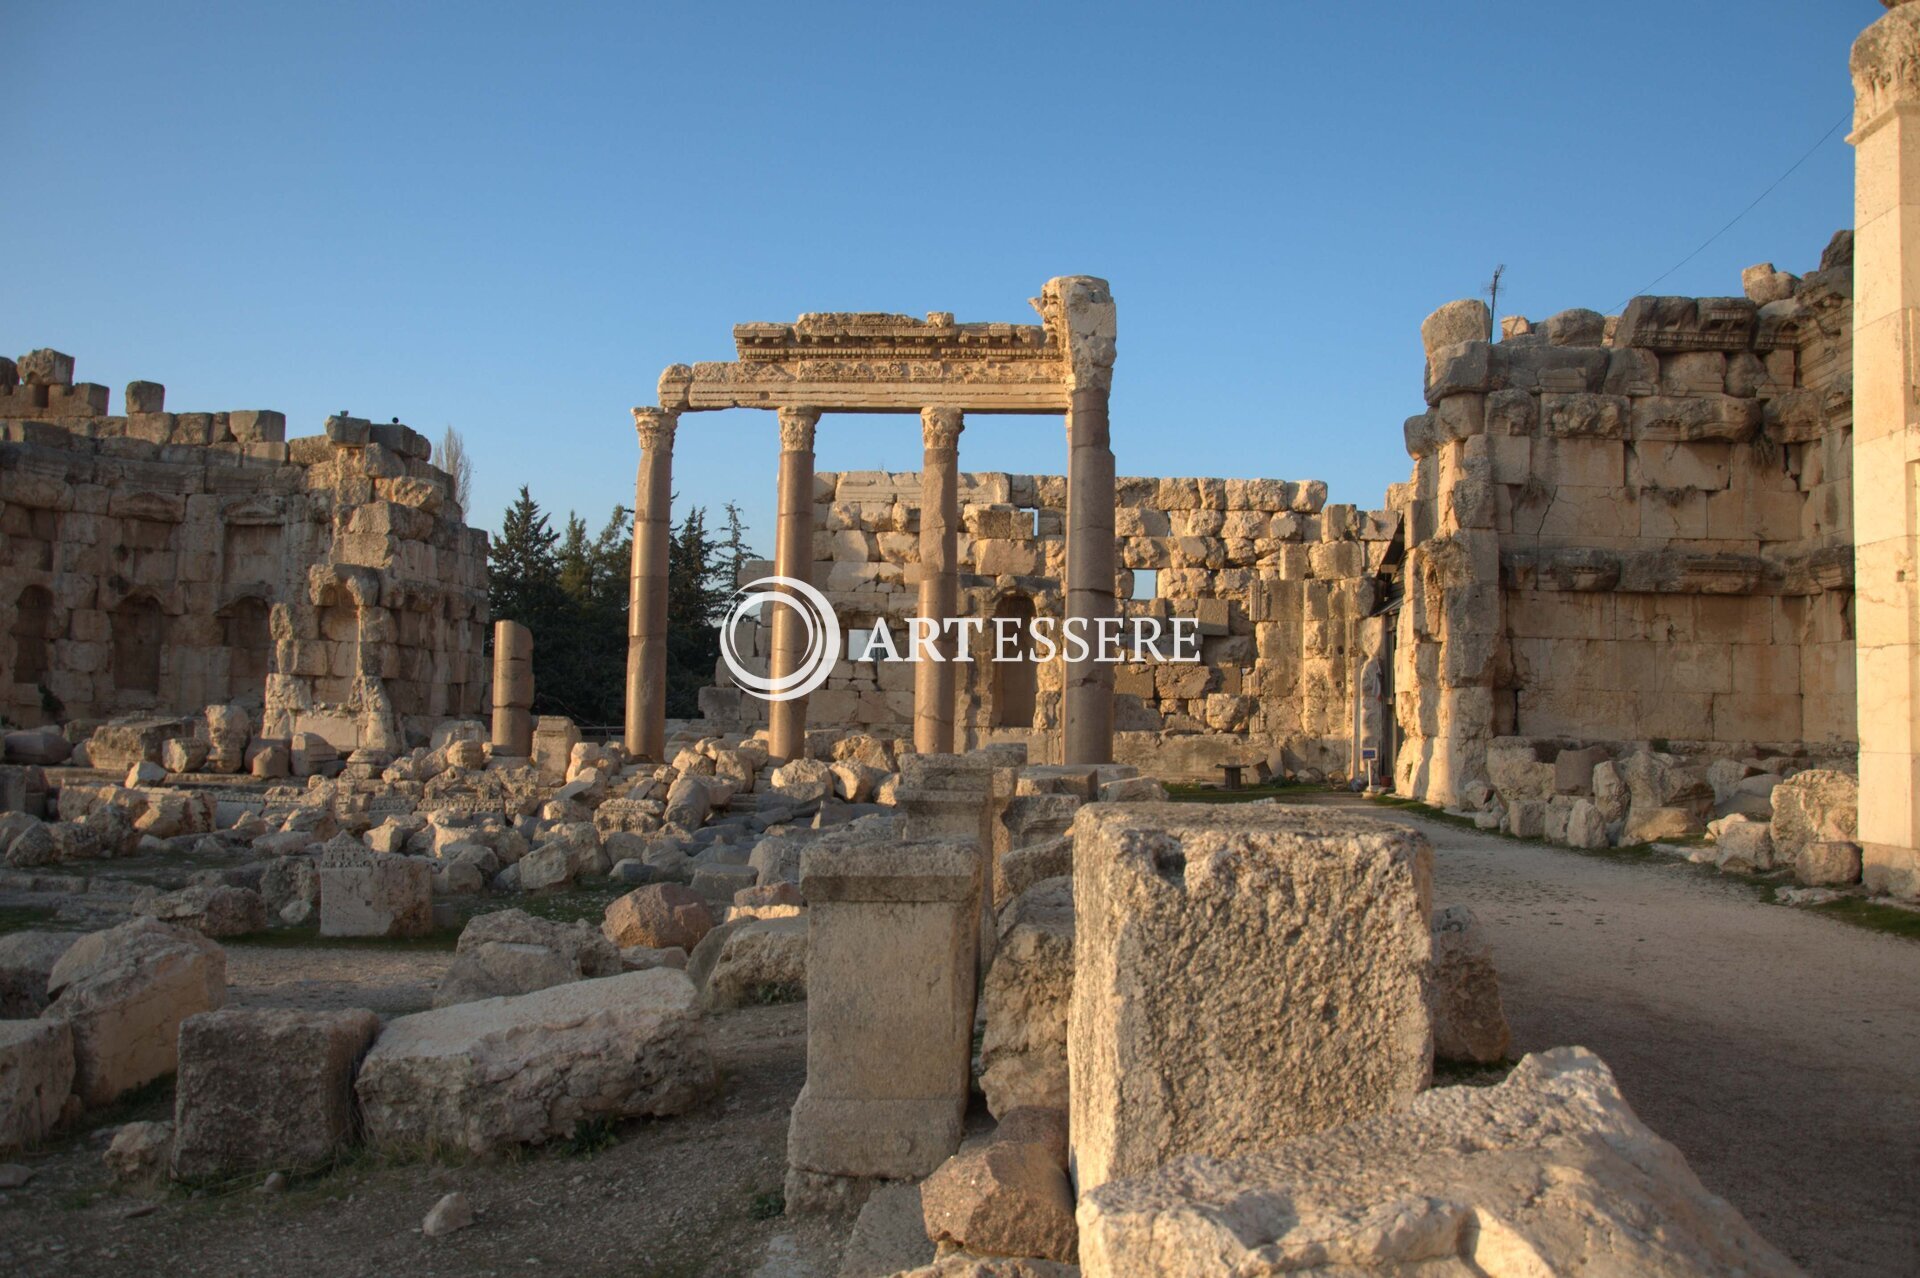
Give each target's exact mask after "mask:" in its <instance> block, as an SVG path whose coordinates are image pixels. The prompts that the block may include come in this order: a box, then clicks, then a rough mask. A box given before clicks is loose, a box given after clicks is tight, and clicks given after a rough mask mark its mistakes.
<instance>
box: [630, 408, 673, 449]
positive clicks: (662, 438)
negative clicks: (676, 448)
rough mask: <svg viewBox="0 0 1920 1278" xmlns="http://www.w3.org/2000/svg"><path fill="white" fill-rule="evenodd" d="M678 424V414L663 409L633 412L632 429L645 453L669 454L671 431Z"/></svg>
mask: <svg viewBox="0 0 1920 1278" xmlns="http://www.w3.org/2000/svg"><path fill="white" fill-rule="evenodd" d="M679 424H680V414H678V413H676V412H672V411H670V410H668V409H665V408H636V409H634V410H633V429H634V431H635V432H636V433H638V434H639V436H640V447H641V448H642V449H644V450H645V451H647V452H653V451H655V450H658V451H661V452H667V453H671V452H672V451H673V431H674V428H675V427H676V426H678V425H679Z"/></svg>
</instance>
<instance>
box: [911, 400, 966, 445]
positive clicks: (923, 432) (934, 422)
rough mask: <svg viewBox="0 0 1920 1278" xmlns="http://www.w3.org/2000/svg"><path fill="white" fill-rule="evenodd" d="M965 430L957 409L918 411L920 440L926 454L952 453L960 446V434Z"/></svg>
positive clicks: (925, 409) (924, 409) (926, 409)
mask: <svg viewBox="0 0 1920 1278" xmlns="http://www.w3.org/2000/svg"><path fill="white" fill-rule="evenodd" d="M965 429H966V424H965V423H964V422H963V421H962V420H961V413H960V410H959V409H957V408H923V409H921V410H920V440H921V443H922V444H924V445H925V447H926V449H927V451H928V452H936V451H938V452H948V453H950V452H952V451H953V450H954V449H956V448H958V447H959V446H960V432H961V431H963V430H965Z"/></svg>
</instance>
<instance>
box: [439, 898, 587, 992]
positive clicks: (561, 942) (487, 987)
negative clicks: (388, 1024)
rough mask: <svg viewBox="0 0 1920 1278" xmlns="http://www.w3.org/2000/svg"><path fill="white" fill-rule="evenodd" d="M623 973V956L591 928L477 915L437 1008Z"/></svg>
mask: <svg viewBox="0 0 1920 1278" xmlns="http://www.w3.org/2000/svg"><path fill="white" fill-rule="evenodd" d="M621 970H622V968H621V963H620V954H619V951H618V950H616V949H615V948H614V946H613V943H612V942H611V941H609V940H608V939H607V938H606V937H604V936H602V935H601V934H600V932H599V930H598V929H596V928H594V927H593V926H592V925H591V924H588V923H584V922H577V921H576V922H572V923H558V922H553V921H551V920H548V919H542V918H538V917H535V916H534V915H531V914H528V913H527V912H526V911H524V910H496V911H493V912H490V913H487V914H481V915H477V916H476V917H475V918H474V919H473V920H472V921H471V922H469V923H468V924H467V926H466V927H465V928H464V929H463V930H462V931H461V933H460V940H459V942H458V943H457V944H456V946H455V947H454V959H453V965H452V966H451V967H449V968H448V969H447V974H446V975H445V976H444V977H442V978H441V980H440V984H439V986H438V988H436V989H435V991H434V995H433V1005H434V1006H435V1007H450V1006H452V1005H453V1004H455V1003H467V1002H472V1001H474V1000H475V999H482V998H498V997H501V996H503V995H513V994H531V993H533V992H534V991H535V990H542V989H546V988H548V987H549V986H553V985H561V984H565V983H566V982H568V981H580V980H588V979H591V978H594V977H599V976H614V975H617V974H618V973H619V972H620V971H621Z"/></svg>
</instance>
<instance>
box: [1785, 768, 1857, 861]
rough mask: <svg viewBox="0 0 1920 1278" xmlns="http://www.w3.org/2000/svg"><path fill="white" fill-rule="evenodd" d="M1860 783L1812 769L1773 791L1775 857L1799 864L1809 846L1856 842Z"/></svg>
mask: <svg viewBox="0 0 1920 1278" xmlns="http://www.w3.org/2000/svg"><path fill="white" fill-rule="evenodd" d="M1859 805H1860V783H1859V781H1857V780H1856V779H1855V778H1853V777H1851V776H1849V775H1847V774H1846V773H1844V772H1834V771H1830V770H1828V769H1823V768H1814V769H1810V770H1808V771H1806V772H1798V773H1795V774H1794V775H1793V776H1791V777H1788V778H1787V779H1786V780H1785V781H1782V782H1781V783H1780V784H1779V785H1777V786H1775V787H1774V788H1773V821H1772V833H1773V847H1774V855H1775V856H1776V857H1777V858H1778V859H1779V861H1780V862H1781V863H1782V864H1785V865H1798V864H1799V862H1800V857H1801V853H1802V851H1803V850H1804V849H1805V848H1807V847H1808V846H1809V845H1811V844H1815V843H1829V842H1842V843H1854V842H1857V841H1858V840H1859V837H1860V836H1859V819H1858V812H1859Z"/></svg>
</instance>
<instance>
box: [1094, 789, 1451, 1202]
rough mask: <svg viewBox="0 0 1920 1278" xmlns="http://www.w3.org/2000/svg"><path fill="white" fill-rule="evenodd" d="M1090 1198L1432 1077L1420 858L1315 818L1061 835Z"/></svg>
mask: <svg viewBox="0 0 1920 1278" xmlns="http://www.w3.org/2000/svg"><path fill="white" fill-rule="evenodd" d="M1073 837H1074V884H1073V895H1074V905H1075V936H1074V983H1073V997H1072V1003H1071V1011H1070V1015H1069V1029H1068V1056H1067V1058H1068V1063H1069V1069H1070V1074H1071V1093H1072V1097H1071V1099H1072V1112H1073V1122H1072V1134H1073V1149H1074V1159H1075V1171H1076V1179H1077V1183H1078V1184H1079V1185H1080V1187H1081V1191H1082V1192H1083V1193H1084V1192H1085V1191H1086V1190H1087V1189H1089V1188H1091V1187H1094V1186H1098V1185H1101V1184H1104V1183H1105V1182H1107V1181H1108V1180H1111V1179H1114V1178H1116V1177H1123V1176H1128V1175H1134V1174H1137V1173H1140V1172H1143V1171H1147V1170H1150V1169H1152V1168H1154V1167H1157V1166H1159V1165H1161V1164H1162V1163H1164V1162H1166V1161H1167V1160H1169V1159H1171V1158H1174V1157H1178V1156H1179V1155H1181V1154H1188V1153H1209V1154H1215V1155H1228V1154H1232V1153H1236V1152H1240V1151H1244V1150H1249V1149H1254V1148H1259V1147H1261V1146H1263V1145H1268V1144H1273V1143H1275V1142H1278V1141H1282V1140H1286V1139H1289V1138H1292V1137H1296V1136H1300V1135H1303V1134H1306V1133H1310V1132H1314V1131H1319V1130H1323V1129H1325V1128H1327V1127H1331V1126H1335V1125H1337V1124H1339V1123H1342V1122H1345V1121H1348V1120H1350V1119H1353V1118H1357V1117H1361V1116H1364V1115H1366V1114H1370V1113H1374V1112H1377V1111H1379V1110H1382V1109H1385V1108H1388V1107H1391V1106H1394V1105H1397V1104H1401V1103H1404V1102H1405V1101H1406V1100H1407V1099H1408V1098H1410V1097H1411V1096H1412V1095H1413V1094H1414V1093H1415V1092H1417V1091H1418V1090H1419V1089H1420V1088H1421V1087H1423V1086H1424V1085H1425V1084H1426V1082H1427V1080H1428V1077H1429V1075H1430V1072H1431V1068H1432V1057H1433V1036H1432V1028H1431V1022H1430V1017H1429V1012H1428V1008H1427V1003H1426V979H1427V964H1428V959H1429V955H1430V953H1431V940H1430V938H1429V935H1428V926H1429V923H1428V915H1429V912H1430V910H1431V896H1430V886H1429V884H1430V879H1431V862H1432V853H1431V851H1430V850H1429V849H1428V847H1427V844H1426V840H1425V839H1423V838H1421V837H1420V836H1419V835H1418V834H1416V833H1414V832H1413V831H1411V830H1407V829H1404V828H1401V827H1397V826H1392V825H1388V824H1386V823H1383V822H1378V821H1373V820H1370V819H1367V818H1365V817H1360V816H1353V815H1348V814H1344V813H1335V812H1327V811H1316V810H1311V809H1304V810H1288V809H1282V808H1277V807H1244V806H1221V807H1203V806H1200V805H1193V804H1171V803H1169V804H1125V805H1109V804H1094V805H1090V806H1088V807H1086V808H1083V809H1081V811H1080V813H1079V814H1078V816H1077V817H1076V818H1075V823H1074V830H1073Z"/></svg>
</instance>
